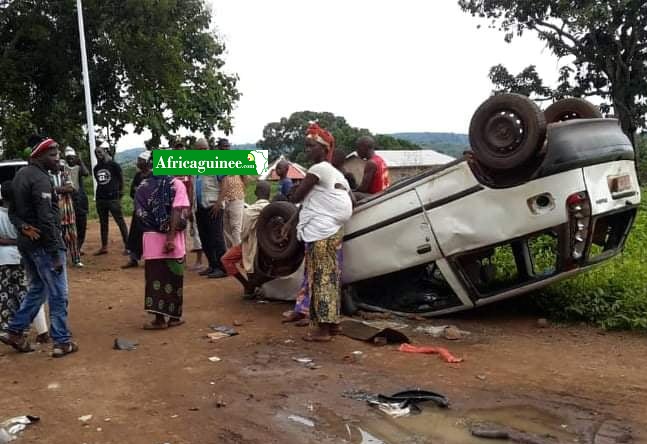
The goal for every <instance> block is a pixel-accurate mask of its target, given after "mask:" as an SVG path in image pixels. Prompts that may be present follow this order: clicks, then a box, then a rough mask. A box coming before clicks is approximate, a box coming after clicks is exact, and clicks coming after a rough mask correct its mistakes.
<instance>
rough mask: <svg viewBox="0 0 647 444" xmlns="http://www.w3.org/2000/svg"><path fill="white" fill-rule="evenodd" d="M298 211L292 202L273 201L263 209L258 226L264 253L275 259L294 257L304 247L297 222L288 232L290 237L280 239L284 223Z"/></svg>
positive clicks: (259, 242)
mask: <svg viewBox="0 0 647 444" xmlns="http://www.w3.org/2000/svg"><path fill="white" fill-rule="evenodd" d="M296 212H297V207H296V206H295V205H294V204H291V203H290V202H272V203H271V204H269V205H268V206H266V207H265V208H263V211H261V214H260V216H259V217H258V222H257V226H256V238H257V239H258V248H259V249H260V250H261V251H262V252H263V254H264V255H265V256H267V257H269V258H271V259H273V260H275V261H283V260H288V259H291V258H293V257H294V256H296V255H297V254H298V253H299V250H302V249H303V245H302V244H301V242H299V240H298V239H297V230H296V224H295V226H294V227H293V228H292V230H290V232H289V233H288V238H287V239H286V240H284V241H280V240H279V239H280V231H281V228H282V227H283V225H284V224H285V223H286V222H287V221H288V220H289V219H290V218H291V217H292V216H293V215H294V214H295V213H296Z"/></svg>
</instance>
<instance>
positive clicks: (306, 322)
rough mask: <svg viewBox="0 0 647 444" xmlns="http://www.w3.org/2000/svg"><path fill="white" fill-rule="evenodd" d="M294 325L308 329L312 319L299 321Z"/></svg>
mask: <svg viewBox="0 0 647 444" xmlns="http://www.w3.org/2000/svg"><path fill="white" fill-rule="evenodd" d="M294 325H296V326H297V327H308V326H309V325H310V319H308V318H303V319H299V320H298V321H296V322H295V323H294Z"/></svg>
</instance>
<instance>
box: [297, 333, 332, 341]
mask: <svg viewBox="0 0 647 444" xmlns="http://www.w3.org/2000/svg"><path fill="white" fill-rule="evenodd" d="M303 340H304V341H306V342H330V341H332V336H330V335H328V336H323V335H318V334H314V335H313V334H308V335H306V336H304V337H303Z"/></svg>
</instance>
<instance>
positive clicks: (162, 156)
mask: <svg viewBox="0 0 647 444" xmlns="http://www.w3.org/2000/svg"><path fill="white" fill-rule="evenodd" d="M268 154H269V153H268V151H266V150H251V151H249V150H215V151H210V150H209V151H208V150H154V151H153V174H154V175H156V176H161V175H168V176H197V175H201V176H216V175H225V176H226V175H241V176H248V175H254V174H263V173H266V172H267V170H268V168H269V164H268Z"/></svg>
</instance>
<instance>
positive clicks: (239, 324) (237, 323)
mask: <svg viewBox="0 0 647 444" xmlns="http://www.w3.org/2000/svg"><path fill="white" fill-rule="evenodd" d="M241 325H243V323H242V322H241V321H238V320H236V321H234V327H240V326H241Z"/></svg>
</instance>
